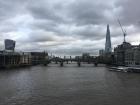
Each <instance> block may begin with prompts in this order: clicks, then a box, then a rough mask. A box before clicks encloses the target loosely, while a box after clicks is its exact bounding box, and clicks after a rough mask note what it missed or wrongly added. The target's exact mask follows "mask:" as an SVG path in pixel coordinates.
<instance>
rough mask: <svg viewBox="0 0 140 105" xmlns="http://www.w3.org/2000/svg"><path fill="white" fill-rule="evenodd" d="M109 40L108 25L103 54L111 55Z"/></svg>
mask: <svg viewBox="0 0 140 105" xmlns="http://www.w3.org/2000/svg"><path fill="white" fill-rule="evenodd" d="M111 52H112V48H111V39H110V29H109V25H107V31H106V42H105V53H111Z"/></svg>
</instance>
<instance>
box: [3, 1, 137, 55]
mask: <svg viewBox="0 0 140 105" xmlns="http://www.w3.org/2000/svg"><path fill="white" fill-rule="evenodd" d="M139 4H140V2H139V0H133V1H132V0H123V1H122V0H106V1H103V0H98V1H97V0H69V1H67V0H38V1H35V0H14V2H13V1H12V0H0V7H1V9H0V14H1V16H0V20H1V24H0V34H1V37H0V44H1V43H3V40H4V39H5V38H12V39H14V40H16V41H17V50H25V51H26V50H28V51H37V50H40V51H41V50H48V51H49V52H53V53H57V54H58V55H59V54H69V55H70V54H72V55H78V54H80V53H82V52H85V51H87V52H90V53H92V54H97V53H98V50H99V49H102V48H104V43H105V35H106V25H107V24H110V30H111V37H112V44H113V46H115V45H117V44H120V43H121V42H120V40H123V35H122V32H121V29H120V26H119V24H118V23H117V21H116V17H115V16H117V17H119V18H120V20H121V22H122V25H123V26H124V27H125V28H126V30H127V33H128V37H127V38H130V37H131V36H133V35H136V34H137V37H138V34H139V33H140V31H139V26H140V24H139V21H140V20H139V14H140V12H139ZM137 39H138V38H137ZM130 41H131V42H134V41H136V39H135V38H132V39H131V40H130ZM23 43H24V44H23Z"/></svg>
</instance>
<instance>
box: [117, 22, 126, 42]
mask: <svg viewBox="0 0 140 105" xmlns="http://www.w3.org/2000/svg"><path fill="white" fill-rule="evenodd" d="M118 23H119V25H120V27H121V30H122V33H123V36H124V42H126V40H125V37H126V35H127V33H126V30H125V29H123V27H122V25H121V22H120V20H119V19H118Z"/></svg>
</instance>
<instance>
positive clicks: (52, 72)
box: [0, 64, 140, 105]
mask: <svg viewBox="0 0 140 105" xmlns="http://www.w3.org/2000/svg"><path fill="white" fill-rule="evenodd" d="M64 65H65V66H64V67H59V65H56V64H51V65H49V66H48V67H45V66H34V67H29V68H20V69H19V68H18V69H12V70H1V71H0V105H140V74H136V73H122V72H112V71H108V68H107V67H105V66H101V65H100V66H98V67H94V66H93V65H92V64H83V65H82V67H77V65H76V64H69V65H66V64H64Z"/></svg>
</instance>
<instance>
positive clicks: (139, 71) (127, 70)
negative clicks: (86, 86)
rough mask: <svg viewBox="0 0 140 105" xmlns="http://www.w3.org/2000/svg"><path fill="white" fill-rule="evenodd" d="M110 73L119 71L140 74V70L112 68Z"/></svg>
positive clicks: (134, 68)
mask: <svg viewBox="0 0 140 105" xmlns="http://www.w3.org/2000/svg"><path fill="white" fill-rule="evenodd" d="M109 70H110V71H118V72H133V73H140V68H138V67H121V66H120V67H110V68H109Z"/></svg>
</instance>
